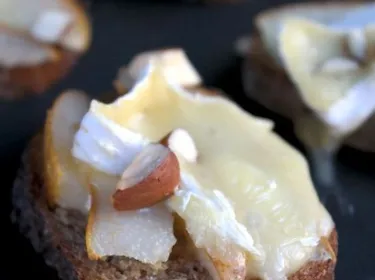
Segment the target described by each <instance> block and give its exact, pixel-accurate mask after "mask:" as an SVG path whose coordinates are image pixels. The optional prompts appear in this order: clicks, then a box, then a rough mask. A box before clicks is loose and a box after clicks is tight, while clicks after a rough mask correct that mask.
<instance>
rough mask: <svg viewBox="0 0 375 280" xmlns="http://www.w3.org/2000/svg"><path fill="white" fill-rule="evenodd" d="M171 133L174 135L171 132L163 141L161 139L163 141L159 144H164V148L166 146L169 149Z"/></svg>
mask: <svg viewBox="0 0 375 280" xmlns="http://www.w3.org/2000/svg"><path fill="white" fill-rule="evenodd" d="M171 133H172V132H169V133H168V134H167V135H165V136H164V137H163V139H161V140H160V141H159V143H160V144H162V145H163V146H165V147H167V148H168V139H169V136H171Z"/></svg>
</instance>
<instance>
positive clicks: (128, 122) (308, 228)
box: [90, 68, 333, 279]
mask: <svg viewBox="0 0 375 280" xmlns="http://www.w3.org/2000/svg"><path fill="white" fill-rule="evenodd" d="M90 110H92V111H93V112H95V113H96V114H100V115H102V116H103V117H106V118H108V119H111V120H113V121H115V122H116V123H117V124H119V125H121V126H123V127H125V128H127V129H129V130H131V131H133V132H137V133H139V134H141V135H143V136H144V137H145V138H147V139H149V140H150V141H160V140H161V139H162V138H163V137H164V136H165V135H167V134H168V133H169V132H171V131H172V130H174V129H177V128H183V129H185V130H186V131H187V132H188V133H189V134H190V136H191V137H192V138H193V140H194V142H195V144H196V148H197V150H198V160H197V162H188V161H186V160H184V158H183V157H181V156H179V155H177V157H178V159H179V162H180V167H181V172H182V177H183V178H189V180H190V183H189V182H188V181H189V180H185V181H184V179H183V181H184V182H183V184H182V186H181V189H180V191H181V192H183V193H184V195H183V196H179V193H178V192H176V195H175V196H174V197H172V199H171V200H170V201H169V202H168V203H169V204H168V205H169V206H170V207H171V208H172V210H173V211H176V212H177V213H178V214H180V216H181V217H182V218H183V219H184V220H185V222H186V226H187V229H188V231H189V233H190V235H191V237H192V238H193V240H194V242H195V244H196V246H197V247H205V246H206V248H207V244H204V243H205V242H208V240H207V239H205V238H207V237H209V236H208V235H207V234H211V233H217V234H220V232H221V233H223V232H225V234H224V233H223V234H222V235H220V236H223V237H225V238H227V239H228V242H233V243H235V244H236V245H238V246H239V247H240V248H242V250H245V251H246V252H247V253H248V254H249V255H250V260H251V261H250V262H249V267H248V275H251V276H260V277H262V278H266V279H269V278H271V279H285V277H286V276H287V275H289V274H291V273H293V272H294V271H297V270H298V269H299V268H300V267H301V266H302V265H303V264H304V263H305V262H306V261H308V260H309V259H310V258H311V257H312V256H313V255H314V252H315V249H316V247H317V245H318V243H319V241H320V238H321V237H322V236H328V235H329V234H330V232H331V231H332V228H333V222H332V220H331V217H330V215H329V214H328V212H327V211H326V210H325V208H324V207H323V206H322V204H321V203H320V202H319V199H318V197H317V195H316V193H315V190H314V187H313V184H312V181H311V179H310V175H309V171H308V166H307V163H306V161H305V159H304V158H303V157H302V155H301V154H300V153H299V152H297V151H296V150H295V149H293V148H292V147H291V146H289V145H288V144H287V143H286V142H284V141H283V140H282V139H281V138H279V137H278V136H277V135H276V134H275V133H273V132H272V131H271V128H272V126H270V125H269V123H268V122H265V121H264V120H262V119H258V118H255V117H253V116H251V115H250V114H248V113H246V112H244V111H243V110H241V109H240V108H239V107H238V106H236V105H235V104H233V103H232V102H230V101H228V100H226V99H224V98H220V97H212V96H211V97H205V96H202V95H200V94H192V93H189V92H186V91H183V90H181V89H179V88H177V87H175V86H173V85H171V84H168V83H167V82H166V80H165V78H164V77H163V74H162V72H161V71H158V69H157V68H156V69H155V70H151V72H150V73H149V75H147V77H146V78H144V79H143V80H142V81H141V82H139V83H138V84H137V85H136V87H135V88H134V89H133V91H132V92H131V93H129V94H127V95H126V96H124V97H121V98H120V99H118V100H117V101H116V102H115V103H113V104H110V105H105V104H101V103H99V102H96V101H93V103H92V106H91V109H90ZM191 182H194V184H193V183H191ZM193 186H194V187H193ZM180 194H181V193H180ZM215 209H216V210H215ZM209 211H212V212H209ZM215 211H216V212H217V213H215ZM210 215H212V216H210ZM215 215H216V216H215ZM223 215H224V216H223ZM223 217H226V218H225V219H224V218H223ZM218 221H220V224H218ZM202 223H203V224H202ZM213 237H215V236H213ZM241 237H242V239H241ZM218 240H219V239H218ZM222 241H223V240H222V239H220V242H222ZM224 241H225V240H224ZM210 242H212V243H215V238H212V239H211V240H210ZM216 249H217V248H216ZM224 254H225V252H224Z"/></svg>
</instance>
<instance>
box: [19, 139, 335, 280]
mask: <svg viewBox="0 0 375 280" xmlns="http://www.w3.org/2000/svg"><path fill="white" fill-rule="evenodd" d="M42 144H43V143H42V137H40V136H37V137H35V138H34V139H33V140H32V141H31V143H30V144H29V146H28V148H27V149H26V151H25V153H24V155H23V159H22V165H21V167H20V169H19V173H18V176H17V179H16V181H15V183H14V187H13V206H14V210H13V212H12V221H13V222H14V223H16V224H17V225H18V226H19V229H20V231H21V233H22V234H23V235H25V236H26V237H27V238H28V239H29V240H30V242H31V243H32V245H33V247H34V249H35V250H36V251H37V252H38V253H41V254H43V255H44V258H45V261H46V263H47V265H49V266H52V267H53V268H55V269H56V270H57V271H58V275H59V277H60V278H61V279H64V280H89V279H90V280H96V279H102V280H112V279H113V280H114V279H127V280H139V279H154V280H162V279H171V280H198V279H199V280H211V277H210V276H209V275H208V273H207V272H206V270H205V269H204V268H203V267H202V266H201V265H200V264H199V262H198V261H196V260H194V259H193V258H192V257H191V254H188V253H187V252H186V248H184V244H177V245H176V247H175V248H174V252H173V253H172V257H171V260H169V261H168V262H167V263H165V264H162V265H160V266H159V267H153V266H150V265H147V264H142V263H140V262H138V261H136V260H133V259H129V258H126V257H109V258H108V259H107V260H106V261H104V260H100V261H91V260H89V259H88V257H87V253H86V247H85V242H84V231H85V226H86V220H87V219H86V217H85V216H84V215H83V214H81V213H79V212H77V211H74V210H67V209H62V208H56V209H54V210H52V209H49V208H48V206H47V203H46V197H45V193H44V189H43V188H44V184H43V176H42V173H41V172H40V170H41V164H42V163H41V161H42V160H41V159H42V158H43V157H42V156H41V155H40V150H41V149H40V146H41V145H42ZM329 243H330V245H331V247H332V248H333V250H334V251H335V253H336V254H337V246H338V244H337V233H336V231H335V230H334V231H333V232H332V234H331V235H330V237H329ZM179 252H184V254H183V255H181V254H180V253H179ZM335 265H336V263H335V261H334V260H332V259H326V260H322V261H310V262H309V263H307V264H306V265H305V266H304V267H303V268H301V269H300V270H299V271H298V272H296V273H294V274H293V275H291V276H290V277H289V278H288V279H289V280H333V279H334V269H335ZM228 280H229V279H228ZM248 280H256V279H248Z"/></svg>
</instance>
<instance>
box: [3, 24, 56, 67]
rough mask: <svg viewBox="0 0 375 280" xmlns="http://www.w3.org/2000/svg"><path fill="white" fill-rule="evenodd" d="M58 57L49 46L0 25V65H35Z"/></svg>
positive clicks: (54, 50)
mask: <svg viewBox="0 0 375 280" xmlns="http://www.w3.org/2000/svg"><path fill="white" fill-rule="evenodd" d="M59 58H60V53H59V52H58V51H57V50H56V49H55V48H54V47H51V46H48V45H46V44H43V43H39V42H37V41H35V40H34V39H33V38H31V37H29V36H27V34H24V33H22V32H18V31H16V30H13V29H11V28H9V27H7V26H0V65H1V66H2V67H4V68H12V67H17V66H37V65H40V64H44V63H47V62H50V61H56V60H58V59H59Z"/></svg>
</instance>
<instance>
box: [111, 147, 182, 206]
mask: <svg viewBox="0 0 375 280" xmlns="http://www.w3.org/2000/svg"><path fill="white" fill-rule="evenodd" d="M179 183H180V166H179V164H178V160H177V157H176V155H175V154H174V153H173V152H172V151H171V150H170V149H169V148H167V147H165V146H163V145H161V144H150V145H147V146H146V147H145V148H144V149H143V150H142V151H141V152H140V153H139V154H138V155H137V156H136V158H135V159H134V161H133V162H132V163H131V164H130V166H129V167H128V168H127V169H126V170H125V171H124V173H123V174H122V177H121V179H120V181H119V182H118V184H117V187H116V191H115V193H114V194H113V196H112V202H113V207H114V208H115V209H116V210H118V211H130V210H138V209H141V208H146V207H151V206H153V205H155V204H157V203H158V202H161V201H163V200H165V199H167V198H168V197H170V196H171V195H173V192H174V190H175V189H176V188H177V187H178V185H179Z"/></svg>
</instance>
